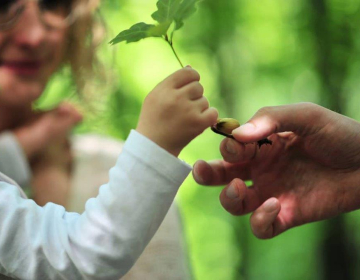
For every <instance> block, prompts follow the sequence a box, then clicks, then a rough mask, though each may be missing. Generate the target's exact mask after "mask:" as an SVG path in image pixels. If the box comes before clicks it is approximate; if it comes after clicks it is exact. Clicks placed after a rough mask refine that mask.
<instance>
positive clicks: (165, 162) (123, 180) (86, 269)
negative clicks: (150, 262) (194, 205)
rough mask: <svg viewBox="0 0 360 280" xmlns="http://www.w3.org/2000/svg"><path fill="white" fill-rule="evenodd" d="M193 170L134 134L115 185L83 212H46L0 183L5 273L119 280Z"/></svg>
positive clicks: (0, 253) (50, 208)
mask: <svg viewBox="0 0 360 280" xmlns="http://www.w3.org/2000/svg"><path fill="white" fill-rule="evenodd" d="M190 170H191V167H190V166H189V165H187V164H185V163H184V162H182V161H180V160H179V159H177V158H175V157H173V156H172V155H170V154H169V153H167V152H166V151H165V150H163V149H161V148H160V147H158V146H157V145H156V144H154V143H153V142H151V141H150V140H148V139H147V138H145V137H144V136H142V135H140V134H138V133H137V132H136V131H132V132H131V134H130V135H129V138H128V140H127V141H126V143H125V145H124V148H123V151H122V153H121V154H120V156H119V158H118V161H117V163H116V165H115V167H113V168H112V169H111V170H110V173H109V178H110V179H109V182H108V183H107V184H105V185H103V186H101V187H100V191H99V195H98V196H97V197H96V198H92V199H90V200H88V202H87V203H86V207H85V212H84V213H83V214H81V215H80V214H77V213H68V212H66V211H65V209H64V208H63V207H62V206H58V205H55V204H53V203H48V204H47V205H45V206H44V207H40V206H38V205H36V204H35V202H34V201H32V200H29V199H23V198H21V197H20V192H19V190H18V188H16V187H15V186H12V185H10V184H8V183H6V182H0V228H1V231H0V274H1V273H2V274H4V275H7V276H10V277H15V278H20V279H27V280H31V279H36V280H41V279H74V280H77V279H101V280H106V279H114V280H118V279H119V277H121V276H123V275H124V274H125V273H126V272H127V271H128V270H129V269H130V268H131V266H132V265H133V264H134V262H135V261H136V259H137V258H138V257H139V255H140V254H141V252H142V251H143V249H144V248H145V246H146V245H147V243H148V242H149V240H150V239H151V238H152V236H153V235H154V233H155V231H156V230H157V228H158V227H159V225H160V223H161V222H162V220H163V218H164V216H165V214H166V213H167V211H168V209H169V207H170V205H171V203H172V201H173V199H174V197H175V195H176V192H177V190H178V188H179V186H180V185H181V184H182V182H183V181H184V180H185V178H186V177H187V175H188V174H189V172H190Z"/></svg>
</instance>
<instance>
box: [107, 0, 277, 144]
mask: <svg viewBox="0 0 360 280" xmlns="http://www.w3.org/2000/svg"><path fill="white" fill-rule="evenodd" d="M200 1H201V0H159V1H158V2H157V4H156V6H157V8H158V10H157V11H156V12H154V13H153V14H152V15H151V17H152V18H153V19H154V20H155V21H156V22H157V23H156V24H147V23H145V22H139V23H136V24H134V25H133V26H131V27H130V28H129V29H126V30H124V31H121V32H120V33H119V34H118V35H117V36H116V37H115V38H114V39H113V40H111V41H110V44H111V45H115V44H118V43H121V42H126V43H133V42H138V41H140V40H142V39H146V38H152V37H157V38H162V39H164V40H165V41H166V42H167V43H168V44H169V46H170V47H171V49H172V51H173V52H174V55H175V57H176V59H177V60H178V61H179V63H180V65H181V67H184V65H183V63H182V62H181V60H180V58H179V56H178V54H177V53H176V51H175V48H174V41H173V39H174V33H175V31H177V30H179V29H180V28H181V27H183V26H184V20H185V19H187V18H188V17H190V16H191V15H192V14H194V13H195V12H196V4H197V3H198V2H200ZM234 124H235V126H234ZM239 126H240V124H239V122H238V121H236V120H234V119H229V118H226V119H219V120H218V122H217V123H216V124H215V125H213V126H212V127H211V129H212V130H213V131H214V132H215V133H218V134H221V135H223V136H226V137H229V138H234V137H233V136H232V135H231V131H232V130H233V129H235V128H236V127H239ZM231 128H232V129H231ZM224 129H225V131H224ZM229 129H231V130H229ZM228 130H229V131H230V132H229V131H228ZM271 143H272V142H271V141H270V140H268V139H263V140H260V141H258V145H259V147H261V145H263V144H271Z"/></svg>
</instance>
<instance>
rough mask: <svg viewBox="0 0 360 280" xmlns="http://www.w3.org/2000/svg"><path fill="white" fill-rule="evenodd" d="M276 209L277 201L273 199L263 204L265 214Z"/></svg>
mask: <svg viewBox="0 0 360 280" xmlns="http://www.w3.org/2000/svg"><path fill="white" fill-rule="evenodd" d="M276 207H277V199H276V198H275V197H273V198H271V199H269V200H268V201H266V202H265V203H264V210H265V211H266V212H269V213H270V212H273V211H274V210H275V209H276Z"/></svg>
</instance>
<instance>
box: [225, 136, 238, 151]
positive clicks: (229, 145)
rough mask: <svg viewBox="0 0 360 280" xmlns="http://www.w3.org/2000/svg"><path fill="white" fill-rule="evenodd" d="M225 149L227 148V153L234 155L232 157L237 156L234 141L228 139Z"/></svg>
mask: <svg viewBox="0 0 360 280" xmlns="http://www.w3.org/2000/svg"><path fill="white" fill-rule="evenodd" d="M225 148H226V151H228V152H229V153H230V154H232V155H236V154H237V151H236V147H235V144H234V142H233V141H232V140H230V139H228V140H227V141H226V145H225Z"/></svg>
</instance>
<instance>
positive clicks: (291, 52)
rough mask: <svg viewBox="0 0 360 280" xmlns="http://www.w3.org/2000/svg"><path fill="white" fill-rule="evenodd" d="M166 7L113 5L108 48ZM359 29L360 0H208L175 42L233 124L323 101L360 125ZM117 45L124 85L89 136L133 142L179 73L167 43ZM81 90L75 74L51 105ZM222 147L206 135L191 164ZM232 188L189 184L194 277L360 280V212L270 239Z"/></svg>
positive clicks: (109, 58)
mask: <svg viewBox="0 0 360 280" xmlns="http://www.w3.org/2000/svg"><path fill="white" fill-rule="evenodd" d="M155 9H156V0H146V1H145V0H127V1H126V0H121V1H120V0H106V1H103V4H102V9H101V13H102V16H103V18H104V19H105V21H106V24H107V26H108V27H107V28H108V29H107V33H108V34H107V42H108V41H110V40H111V39H112V38H114V36H116V35H117V34H118V32H119V31H121V30H124V29H127V28H128V27H129V26H131V25H132V24H134V23H136V22H139V21H145V22H153V20H152V19H151V16H150V15H151V13H152V12H153V11H155ZM359 32H360V0H347V1H343V0H304V1H296V0H262V1H254V0H226V1H218V0H204V1H202V2H201V3H200V5H199V9H198V12H197V13H196V14H194V15H193V16H192V17H191V18H189V19H188V20H187V21H186V22H185V25H184V27H183V29H181V30H179V31H178V32H177V33H176V34H175V38H174V42H175V44H176V45H175V47H176V48H177V51H178V53H179V55H180V56H181V58H182V60H183V62H184V63H185V64H190V65H191V66H192V67H193V68H195V69H196V70H198V71H199V72H200V73H201V76H202V84H203V85H204V87H205V95H206V96H207V97H208V99H209V100H210V102H211V105H212V106H216V107H217V108H218V109H219V111H220V115H221V116H222V117H233V118H236V119H238V120H240V121H241V122H245V121H246V120H247V119H248V118H250V117H251V116H252V115H253V114H254V113H255V112H256V111H257V110H258V109H259V108H261V107H263V106H273V105H280V104H287V103H294V102H301V101H311V102H315V103H318V104H321V105H323V106H326V107H328V108H330V109H332V110H335V111H338V112H341V113H343V114H346V115H348V116H350V117H352V118H355V119H357V120H360V110H359V101H360V94H359V86H360V79H359V77H360V53H359V51H360V34H359ZM107 42H105V43H104V45H103V46H102V47H101V51H100V55H101V60H102V62H103V63H104V65H105V66H106V67H107V68H108V69H110V70H111V71H112V73H113V74H114V77H115V78H114V79H112V81H111V86H107V87H103V88H102V90H100V91H99V92H98V94H99V96H103V97H104V98H103V99H102V102H100V103H98V105H97V107H98V109H99V110H100V112H99V113H98V114H96V115H93V113H89V114H87V120H86V121H85V122H84V124H83V125H82V126H81V127H80V128H78V130H77V132H79V133H81V132H88V131H92V132H97V133H102V134H107V135H110V136H113V137H117V138H119V139H126V136H127V134H128V133H129V131H130V129H132V128H135V126H136V123H137V118H138V115H139V112H140V108H141V104H142V101H143V99H144V98H145V96H146V94H147V93H148V92H150V91H151V89H152V88H153V87H154V86H155V85H156V84H157V83H158V82H160V81H161V80H162V79H164V78H165V77H166V76H168V75H169V74H170V73H172V72H174V71H176V70H178V68H179V65H178V62H177V61H176V59H175V58H174V57H173V53H172V52H171V49H170V48H169V47H168V46H167V45H166V44H165V43H164V42H163V40H161V39H157V38H151V39H147V40H144V41H141V42H140V43H135V44H131V45H126V44H121V45H116V46H114V47H111V46H110V45H108V44H107ZM73 93H74V89H73V86H72V84H71V80H70V77H69V75H68V73H67V70H66V69H64V70H63V71H62V72H61V73H59V75H57V76H56V77H55V78H54V80H53V81H52V83H51V85H50V86H49V88H48V89H47V94H46V95H45V96H44V97H43V98H42V99H41V100H40V101H39V104H40V106H43V107H46V106H49V105H51V104H56V103H57V102H59V101H60V100H61V99H63V98H64V97H69V96H71V95H72V94H73ZM221 140H222V138H221V137H220V136H219V135H215V134H213V133H212V132H210V131H206V132H205V133H204V134H202V135H201V136H200V137H198V138H197V139H195V140H194V141H193V142H192V143H191V144H190V145H189V146H188V147H187V148H186V149H185V150H184V151H183V153H182V154H181V156H180V157H181V158H182V159H184V160H186V161H187V162H188V163H190V164H193V163H194V162H195V161H196V160H198V159H204V160H210V159H214V158H219V157H220V154H219V143H220V142H221ZM220 190H221V188H217V187H213V188H204V187H201V186H198V185H197V184H195V183H194V181H193V179H192V178H191V177H189V178H188V179H187V180H186V183H185V184H184V186H183V187H182V188H181V190H180V192H179V195H178V197H177V199H178V202H179V203H180V206H181V213H182V217H183V223H184V232H185V235H186V240H187V247H188V252H189V262H190V264H191V267H192V274H193V278H194V279H197V280H211V279H225V280H228V279H229V280H231V279H274V280H275V279H276V280H282V279H284V280H287V279H293V280H294V279H299V280H300V279H301V280H302V279H314V280H315V279H316V280H317V279H359V277H360V271H359V270H360V269H359V266H358V265H356V264H357V263H359V256H358V254H356V252H360V250H359V249H360V248H359V244H360V243H359V242H360V234H359V232H360V222H359V218H360V217H359V213H357V212H353V213H350V214H347V215H343V216H341V217H340V218H336V219H333V220H331V221H327V222H320V223H314V224H310V225H307V226H303V227H300V228H296V229H293V230H291V231H289V232H286V233H285V234H283V235H281V236H279V237H278V238H276V239H274V240H266V241H263V240H258V239H256V238H255V237H253V236H252V235H251V232H250V228H249V222H248V220H249V217H248V216H245V217H233V216H231V215H230V214H228V213H227V212H225V211H224V210H223V209H222V208H221V206H220V204H219V200H218V196H219V193H220Z"/></svg>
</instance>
